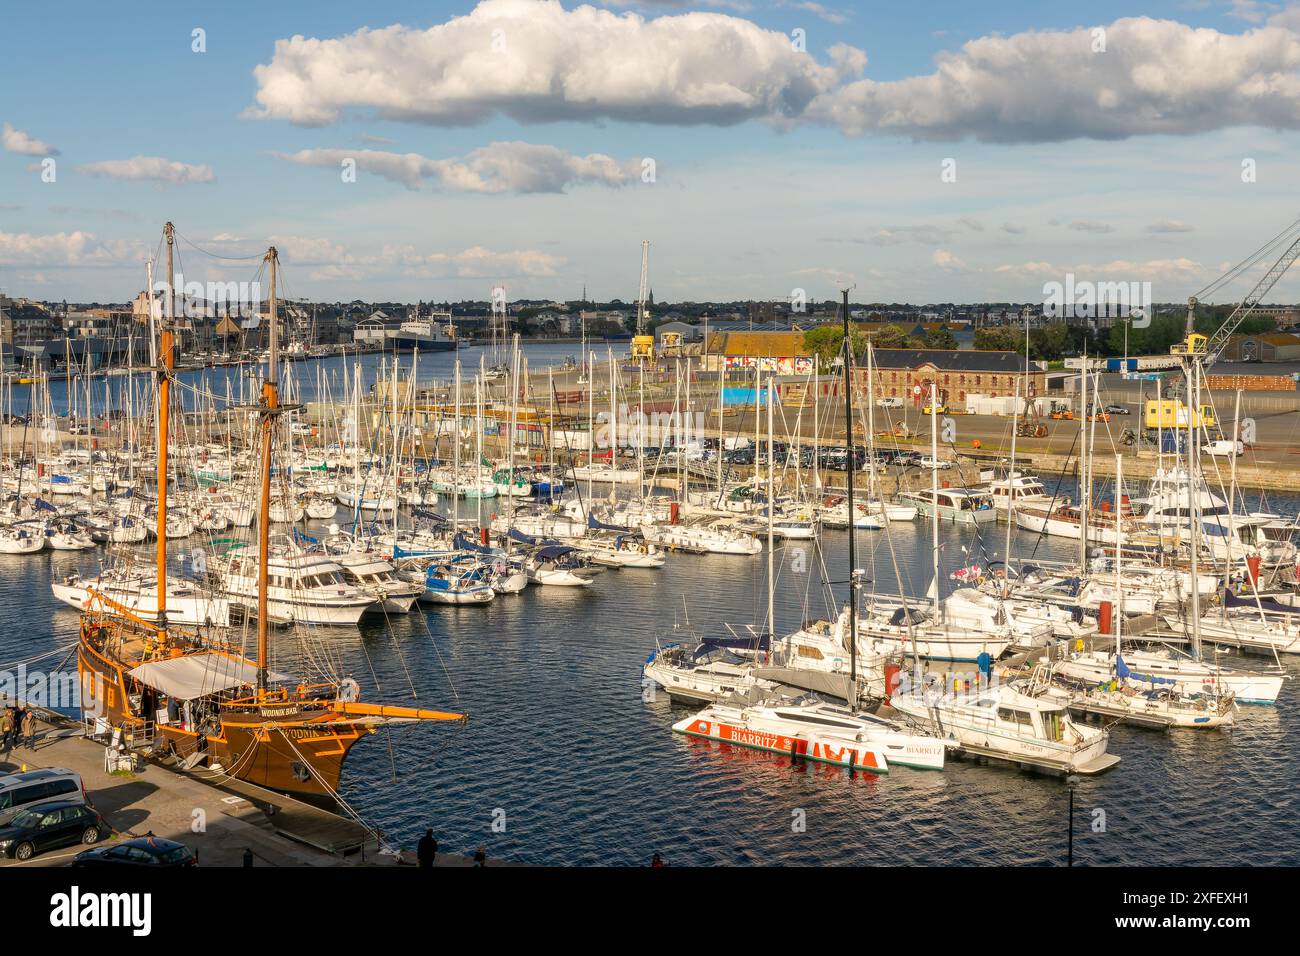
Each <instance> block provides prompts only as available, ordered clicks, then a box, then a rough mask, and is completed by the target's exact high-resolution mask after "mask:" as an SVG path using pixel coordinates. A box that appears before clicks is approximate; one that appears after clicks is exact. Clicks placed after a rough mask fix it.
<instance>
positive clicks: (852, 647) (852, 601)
mask: <svg viewBox="0 0 1300 956" xmlns="http://www.w3.org/2000/svg"><path fill="white" fill-rule="evenodd" d="M841 295H842V296H843V304H842V305H841V313H842V318H843V320H844V362H843V366H844V368H843V372H844V434H845V440H846V442H847V443H848V448H849V460H848V466H849V468H848V471H847V472H845V474H846V475H847V476H848V478H847V481H848V487H847V489H846V490H847V491H848V505H849V707H850V708H852V707H855V706H856V705H857V697H858V591H859V589H860V588H861V587H862V581H861V578H860V576H859V574H858V569H857V564H858V551H857V527H856V525H857V522H856V521H854V520H853V519H854V517H855V515H856V511H855V506H854V504H853V472H854V469H855V468H856V467H857V464H858V460H857V452H856V451H855V450H854V448H853V377H852V366H853V338H852V335H851V334H850V333H849V290H848V289H843V290H841ZM868 400H870V396H868Z"/></svg>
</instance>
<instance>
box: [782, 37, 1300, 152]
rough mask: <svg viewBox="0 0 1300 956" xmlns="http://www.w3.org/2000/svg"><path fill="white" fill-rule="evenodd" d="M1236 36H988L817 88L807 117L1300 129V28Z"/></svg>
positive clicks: (918, 124)
mask: <svg viewBox="0 0 1300 956" xmlns="http://www.w3.org/2000/svg"><path fill="white" fill-rule="evenodd" d="M1281 22H1282V21H1277V23H1278V24H1279V25H1271V26H1266V27H1261V28H1259V29H1251V30H1247V31H1246V32H1244V33H1241V34H1230V33H1221V32H1219V31H1217V30H1213V29H1208V28H1193V27H1190V26H1187V25H1186V24H1182V23H1178V22H1176V21H1172V20H1154V19H1150V18H1148V17H1132V18H1126V19H1120V20H1116V21H1115V22H1114V23H1111V24H1110V25H1109V26H1107V27H1106V28H1105V30H1106V50H1105V52H1104V53H1095V52H1093V36H1092V31H1091V28H1084V27H1080V28H1077V29H1073V30H1064V31H1062V30H1042V31H1029V32H1024V33H1017V34H1013V35H1011V36H1005V37H1004V36H985V37H980V38H978V39H975V40H971V41H969V42H967V43H966V44H964V45H963V46H962V47H961V49H960V50H957V51H954V52H948V53H944V54H941V55H940V56H939V57H938V58H937V68H936V70H935V71H934V72H933V73H930V74H928V75H923V76H915V77H909V78H906V79H902V80H894V81H888V82H876V81H874V80H867V79H862V80H858V81H856V82H852V83H848V84H846V85H843V86H840V87H838V88H836V89H834V90H830V91H827V92H825V93H823V94H821V95H820V96H819V97H818V98H817V100H816V101H814V103H812V104H811V106H810V107H809V109H808V110H807V112H806V118H807V119H810V120H815V121H821V122H826V123H833V124H835V125H837V126H839V127H840V128H841V129H842V130H844V131H845V132H846V133H849V134H851V135H857V134H862V133H865V132H871V131H875V132H895V133H899V134H903V135H906V136H910V137H913V138H915V139H925V140H959V139H963V138H967V137H973V138H975V139H979V140H984V141H989V142H1002V143H1016V142H1051V141H1060V140H1068V139H1074V138H1078V137H1089V138H1094V139H1122V138H1125V137H1129V136H1138V135H1142V134H1156V133H1159V134H1194V133H1203V132H1205V131H1206V130H1212V129H1221V128H1225V127H1232V126H1264V127H1270V128H1280V129H1297V128H1300V73H1298V72H1297V71H1298V70H1300V35H1297V34H1296V33H1294V32H1291V31H1290V30H1287V29H1284V28H1283V27H1282V26H1281V25H1280V24H1281Z"/></svg>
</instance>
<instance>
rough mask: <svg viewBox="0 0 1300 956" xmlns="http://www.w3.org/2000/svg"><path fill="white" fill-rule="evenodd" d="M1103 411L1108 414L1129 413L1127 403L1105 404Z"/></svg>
mask: <svg viewBox="0 0 1300 956" xmlns="http://www.w3.org/2000/svg"><path fill="white" fill-rule="evenodd" d="M1105 411H1106V413H1107V414H1108V415H1131V414H1132V412H1131V411H1130V409H1129V407H1128V406H1127V405H1107V406H1106V408H1105Z"/></svg>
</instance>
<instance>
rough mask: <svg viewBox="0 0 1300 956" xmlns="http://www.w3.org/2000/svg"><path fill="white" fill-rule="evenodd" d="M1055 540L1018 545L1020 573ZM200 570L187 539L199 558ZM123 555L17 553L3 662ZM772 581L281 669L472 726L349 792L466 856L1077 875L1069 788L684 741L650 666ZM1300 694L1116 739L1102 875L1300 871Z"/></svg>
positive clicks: (283, 648) (421, 637)
mask: <svg viewBox="0 0 1300 956" xmlns="http://www.w3.org/2000/svg"><path fill="white" fill-rule="evenodd" d="M1051 485H1052V482H1051V481H1050V480H1049V488H1050V487H1051ZM1072 490H1073V489H1066V490H1065V492H1066V493H1068V492H1069V491H1072ZM1269 503H1270V506H1272V507H1274V508H1277V509H1286V510H1288V511H1292V512H1293V511H1294V510H1295V509H1296V508H1300V501H1296V500H1289V499H1282V500H1278V499H1271V500H1270V502H1269ZM1246 505H1247V506H1248V507H1249V506H1253V502H1251V501H1247V502H1246ZM891 534H892V538H893V545H894V551H895V553H896V554H897V558H898V567H899V568H900V569H901V574H902V578H903V586H904V587H905V588H906V589H907V590H908V591H909V592H910V593H912V594H916V595H922V594H924V593H925V591H926V589H927V587H928V586H929V583H930V570H929V568H930V531H929V526H928V525H926V524H923V523H921V522H918V523H916V524H915V525H907V526H903V527H896V528H895V529H894V530H893V532H891ZM1004 534H1005V526H1003V525H994V526H989V527H987V528H985V529H983V530H982V531H981V532H980V533H978V534H977V532H976V531H975V530H974V529H958V528H953V527H945V528H944V529H943V531H942V539H941V544H942V563H943V567H944V569H945V575H946V572H947V571H951V570H952V569H954V568H957V567H961V566H963V565H964V564H967V563H970V561H971V560H973V559H974V557H975V556H976V555H977V554H980V553H983V554H984V555H986V556H987V557H988V558H990V559H996V558H998V557H1000V556H1001V553H1002V550H1003V547H1004V545H1003V540H1004ZM847 540H848V539H847V533H846V532H844V531H827V532H825V533H824V535H823V541H822V548H824V551H821V550H818V549H817V548H814V547H813V546H812V544H811V543H810V542H790V543H788V544H786V545H785V546H781V545H780V544H778V547H779V548H780V550H779V554H778V557H779V560H778V573H777V581H776V617H777V622H776V623H777V630H778V632H787V631H789V630H792V629H794V628H795V627H797V626H798V625H799V624H800V623H801V621H802V620H804V619H810V618H816V617H820V616H827V615H828V613H829V611H830V608H831V607H832V606H833V599H832V598H830V597H828V595H827V590H826V586H825V583H824V582H825V581H827V580H830V581H832V582H843V581H846V580H847V577H848V574H847V558H846V546H847ZM858 540H859V555H860V559H859V562H858V563H859V566H861V567H862V568H863V569H864V570H865V572H866V578H867V579H868V580H869V581H872V582H874V585H873V584H868V585H867V587H868V588H870V587H872V586H875V587H877V588H879V589H880V590H881V591H896V590H897V584H896V581H895V577H894V564H893V563H892V562H891V560H890V556H889V549H888V547H887V542H886V539H885V537H884V535H883V534H882V533H881V532H860V533H859V539H858ZM1035 546H1036V539H1035V538H1034V536H1032V535H1029V534H1027V533H1024V532H1016V533H1015V534H1014V535H1013V548H1014V551H1015V554H1016V556H1017V557H1027V556H1029V555H1030V554H1031V553H1034V549H1035ZM963 548H964V549H966V550H965V552H963ZM1037 548H1038V550H1037V556H1038V557H1042V558H1047V557H1058V558H1065V557H1068V556H1070V554H1071V553H1072V549H1071V548H1070V547H1069V546H1068V543H1060V542H1045V543H1039V544H1037ZM185 553H186V550H185V549H184V548H179V547H178V551H177V554H176V560H177V561H178V563H179V561H181V560H183V557H184V554H185ZM100 558H101V554H100V552H97V551H96V552H86V553H80V554H78V553H52V552H48V551H47V552H43V553H40V554H38V555H33V556H26V557H20V556H6V557H0V606H3V607H5V608H6V609H8V613H7V616H6V620H5V627H4V629H3V631H0V661H2V662H4V663H5V664H6V665H8V664H9V663H10V662H14V661H18V660H24V659H28V658H32V657H35V656H36V655H38V654H42V653H45V652H47V651H50V650H52V649H54V648H58V647H64V646H70V645H71V644H72V643H73V642H74V641H75V639H76V634H77V620H78V619H77V613H76V611H74V610H72V609H71V608H68V607H66V606H64V605H61V604H58V603H57V602H56V601H55V600H54V599H53V597H52V596H51V593H50V582H51V580H53V579H56V578H59V577H62V576H63V575H66V574H69V573H72V572H73V571H76V570H81V571H93V569H94V568H95V567H96V566H97V564H98V562H99V560H100ZM766 565H767V558H766V555H765V554H760V555H758V556H755V557H752V558H747V557H723V556H695V555H682V554H679V555H673V556H671V557H670V558H669V561H668V563H667V566H666V567H665V568H663V569H662V570H659V571H636V570H618V571H613V570H611V571H608V572H606V573H604V574H602V575H600V576H599V577H598V579H597V581H596V583H595V585H594V586H593V587H591V588H561V587H532V588H529V589H527V591H525V592H524V593H523V594H520V595H514V596H510V595H506V596H500V597H498V598H497V599H496V600H495V601H493V602H492V603H490V604H488V605H486V606H482V607H447V606H442V607H432V608H419V607H417V608H416V610H415V611H414V612H413V613H411V614H410V615H408V616H400V617H393V618H391V619H389V620H385V619H384V618H383V617H379V618H375V619H373V620H371V619H367V620H366V621H365V622H364V623H363V624H362V626H361V627H360V628H313V629H305V630H310V632H311V633H310V634H308V635H305V636H304V635H302V634H299V633H297V629H287V630H280V631H277V633H276V635H275V637H274V639H273V640H274V644H273V647H274V656H275V660H274V662H273V666H274V669H275V670H277V671H283V672H287V673H295V667H296V666H302V665H303V663H304V659H305V658H309V659H310V661H311V664H312V666H313V667H319V666H321V665H322V663H323V664H324V665H325V666H327V667H329V668H332V669H336V670H337V671H339V672H340V673H342V674H346V673H350V674H352V675H353V676H354V677H355V678H356V679H357V680H358V682H359V683H360V684H361V686H362V688H363V692H364V694H365V697H366V699H369V700H382V701H386V702H390V703H418V704H419V705H420V706H425V707H435V708H445V709H458V710H461V711H463V712H465V713H468V714H469V715H470V720H469V722H468V723H467V724H465V725H463V726H460V727H457V726H453V725H444V724H438V725H432V726H430V725H419V726H412V727H404V728H399V729H396V730H391V731H383V732H381V733H379V734H377V735H376V736H374V737H371V738H369V739H367V740H365V741H363V742H362V743H360V744H359V745H358V746H357V747H355V748H354V749H353V751H352V755H351V756H350V758H349V760H348V763H347V765H346V768H345V771H344V776H343V793H342V795H343V797H344V799H345V800H346V801H347V803H348V805H349V806H350V807H351V808H353V809H354V810H355V811H356V812H358V813H359V814H360V815H361V816H362V818H363V819H364V820H365V821H366V822H367V823H369V824H371V825H373V826H376V827H379V828H380V829H382V830H383V831H384V832H385V833H386V834H387V835H388V836H389V837H390V838H392V839H393V840H394V841H395V842H397V843H398V844H400V845H405V846H408V847H409V846H413V845H414V843H415V840H416V838H417V837H418V836H419V835H420V834H421V833H422V832H423V830H424V828H425V827H433V828H434V831H435V833H436V834H437V835H438V837H439V839H440V841H441V843H442V845H443V846H444V847H446V848H447V849H449V850H453V851H458V852H472V851H473V850H474V849H475V848H477V847H478V846H480V845H481V846H484V847H485V848H486V851H487V853H488V854H489V856H498V857H502V858H507V859H511V860H516V861H520V862H526V863H537V864H567V865H577V864H611V865H634V864H645V863H647V862H648V861H649V859H650V856H651V854H652V853H654V852H659V853H661V854H662V855H663V856H664V858H665V859H666V860H667V862H668V863H669V864H670V865H708V864H787V865H822V864H927V865H937V864H976V865H994V864H998V865H1008V864H1028V865H1058V864H1062V863H1063V862H1064V860H1065V852H1066V827H1067V797H1068V794H1067V789H1066V786H1065V784H1064V783H1063V782H1062V781H1061V780H1059V779H1055V778H1051V777H1040V776H1034V775H1030V774H1026V773H1022V772H1019V771H1017V770H1014V769H1009V768H1006V767H1001V766H984V765H978V764H975V763H968V762H964V761H958V760H950V761H949V763H948V768H947V769H946V770H944V771H943V772H925V771H912V770H908V769H905V768H899V769H894V770H893V771H892V772H890V773H889V774H887V775H883V776H871V775H864V774H857V775H850V774H849V773H848V772H847V771H846V770H844V769H841V768H830V767H826V766H824V765H820V764H813V763H803V762H799V763H792V762H791V761H790V760H789V758H787V757H784V756H780V755H774V754H765V753H761V752H757V751H751V750H743V749H738V748H732V747H728V746H725V745H718V744H714V743H710V742H705V741H699V740H695V739H690V738H685V737H682V736H679V735H676V734H674V733H673V732H672V731H671V729H670V728H671V724H672V723H673V722H674V721H675V720H677V719H679V718H680V717H682V716H685V715H686V714H687V713H689V710H688V709H687V708H685V707H683V706H680V705H673V704H670V703H669V700H668V698H667V696H666V695H663V694H662V693H661V694H659V695H658V696H653V695H650V694H649V693H648V692H647V691H646V690H645V689H644V688H643V686H642V681H641V666H642V664H643V663H644V661H645V659H646V656H647V654H649V653H650V652H651V651H652V650H653V649H654V648H655V644H656V640H659V641H662V642H664V643H670V642H673V641H674V640H677V639H680V638H681V636H682V635H681V632H680V630H677V631H675V627H679V626H682V625H685V624H687V622H688V621H689V624H690V626H691V627H693V628H694V629H695V630H696V631H698V632H705V633H716V632H718V631H720V630H722V629H723V627H724V625H727V624H730V625H732V626H734V627H737V628H741V629H743V627H744V626H746V625H761V624H762V622H763V620H764V618H765V615H766V603H767V584H766V578H765V574H766ZM943 585H944V589H945V591H946V590H949V589H951V588H952V587H953V585H952V584H951V583H950V582H948V581H947V580H946V579H945V580H944V581H943ZM836 590H837V591H838V592H839V595H840V597H841V598H842V596H843V593H844V591H845V588H844V587H843V586H842V585H837V586H836ZM246 637H247V640H248V641H249V646H250V648H251V646H252V641H253V636H252V634H251V632H250V633H249V634H247V635H246ZM61 656H62V655H56V656H55V657H54V658H53V659H52V661H51V662H47V665H48V663H52V662H54V661H57V660H58V658H59V657H61ZM1233 660H1234V661H1235V660H1237V659H1236V658H1233ZM1285 663H1287V666H1288V670H1289V672H1290V673H1291V674H1292V675H1293V676H1295V675H1297V674H1300V667H1297V665H1296V663H1294V662H1285ZM66 666H67V665H65V667H66ZM1297 691H1298V688H1297V685H1296V683H1295V682H1294V681H1291V682H1288V684H1287V686H1286V687H1285V688H1284V690H1283V692H1282V696H1281V699H1280V700H1279V702H1278V704H1277V706H1276V707H1244V708H1242V710H1241V712H1240V714H1239V716H1238V721H1237V724H1236V727H1235V728H1234V729H1233V730H1232V731H1231V732H1230V733H1224V732H1220V731H1211V732H1204V733H1198V732H1186V731H1184V732H1172V733H1162V732H1155V731H1151V730H1142V729H1136V728H1128V727H1116V728H1114V729H1113V730H1112V732H1111V744H1110V750H1111V751H1112V752H1114V753H1117V754H1119V755H1120V756H1121V757H1122V758H1123V761H1122V763H1121V764H1120V765H1119V766H1118V767H1117V768H1115V769H1114V770H1112V771H1110V772H1109V773H1106V774H1104V775H1102V776H1100V777H1096V778H1084V779H1082V780H1080V781H1079V783H1078V786H1077V791H1076V800H1075V821H1074V826H1075V844H1074V859H1075V862H1076V865H1077V864H1087V865H1114V864H1154V865H1170V866H1172V865H1191V864H1212V865H1218V864H1222V865H1228V864H1249V865H1279V864H1290V865H1295V864H1297V863H1300V835H1297V830H1296V827H1295V819H1296V813H1295V807H1294V800H1295V796H1294V795H1295V794H1296V792H1297V791H1300V707H1298V706H1297ZM648 697H649V698H651V699H647V698H648Z"/></svg>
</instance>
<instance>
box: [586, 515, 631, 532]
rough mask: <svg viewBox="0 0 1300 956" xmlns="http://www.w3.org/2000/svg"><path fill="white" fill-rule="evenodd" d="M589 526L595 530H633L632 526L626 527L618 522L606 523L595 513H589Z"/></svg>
mask: <svg viewBox="0 0 1300 956" xmlns="http://www.w3.org/2000/svg"><path fill="white" fill-rule="evenodd" d="M587 527H588V528H591V529H592V530H593V531H631V530H632V529H631V528H625V527H623V526H622V525H617V524H605V522H603V521H601V520H599V519H598V518H597V517H596V516H595V515H587Z"/></svg>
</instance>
